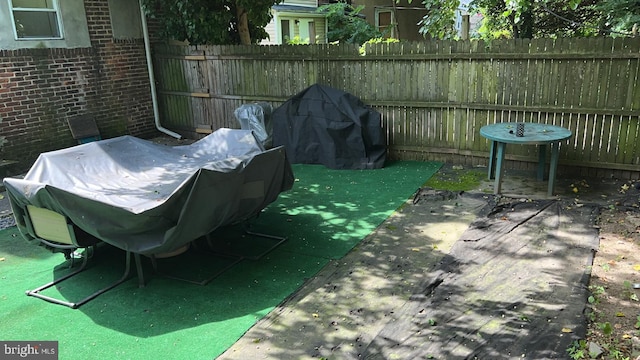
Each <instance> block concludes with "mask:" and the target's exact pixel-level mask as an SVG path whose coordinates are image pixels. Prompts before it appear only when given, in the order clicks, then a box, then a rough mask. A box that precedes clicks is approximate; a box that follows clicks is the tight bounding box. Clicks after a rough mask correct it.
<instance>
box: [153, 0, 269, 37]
mask: <svg viewBox="0 0 640 360" xmlns="http://www.w3.org/2000/svg"><path fill="white" fill-rule="evenodd" d="M142 2H143V5H144V8H145V12H146V14H147V15H148V16H150V17H151V18H154V19H157V20H158V22H159V23H160V25H161V26H162V27H161V30H160V32H161V36H163V37H165V38H169V39H175V40H180V41H182V40H186V41H188V42H189V43H190V44H193V45H201V44H217V45H228V44H245V45H248V44H252V43H258V42H259V41H260V40H262V39H266V38H267V37H268V34H267V33H266V31H265V30H264V27H265V26H266V25H267V24H268V23H269V21H270V20H271V7H272V6H273V5H275V4H277V3H279V2H280V0H142Z"/></svg>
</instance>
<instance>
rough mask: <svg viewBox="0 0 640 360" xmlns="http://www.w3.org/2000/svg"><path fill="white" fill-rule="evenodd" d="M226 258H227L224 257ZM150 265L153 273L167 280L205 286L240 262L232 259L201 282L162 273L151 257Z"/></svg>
mask: <svg viewBox="0 0 640 360" xmlns="http://www.w3.org/2000/svg"><path fill="white" fill-rule="evenodd" d="M225 257H228V256H225ZM150 258H151V265H152V266H153V272H154V273H156V274H158V275H160V276H162V277H164V278H167V279H172V280H179V281H184V282H187V283H190V284H196V285H201V286H204V285H207V284H208V283H210V282H211V281H213V280H214V279H215V278H217V277H218V276H220V275H221V274H222V273H224V272H225V271H227V270H229V269H230V268H231V267H233V266H234V265H236V264H237V263H239V262H240V261H242V258H241V257H234V258H233V261H232V262H231V263H230V264H228V265H227V266H225V267H224V268H222V269H220V270H218V271H217V272H215V273H213V274H212V275H211V276H209V277H207V278H205V279H202V280H194V279H188V278H184V277H180V276H176V275H172V274H169V273H166V272H163V271H161V270H160V269H159V266H158V259H157V258H156V257H155V256H153V255H151V257H150Z"/></svg>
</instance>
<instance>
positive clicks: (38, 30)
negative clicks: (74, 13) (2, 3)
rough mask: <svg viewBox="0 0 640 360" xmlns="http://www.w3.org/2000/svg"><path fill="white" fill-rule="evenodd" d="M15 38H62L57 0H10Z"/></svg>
mask: <svg viewBox="0 0 640 360" xmlns="http://www.w3.org/2000/svg"><path fill="white" fill-rule="evenodd" d="M9 6H10V7H11V17H12V20H13V31H14V35H15V38H16V40H33V39H62V29H61V27H60V23H61V21H60V13H59V11H58V1H57V0H10V1H9Z"/></svg>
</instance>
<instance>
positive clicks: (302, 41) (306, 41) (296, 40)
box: [287, 35, 309, 45]
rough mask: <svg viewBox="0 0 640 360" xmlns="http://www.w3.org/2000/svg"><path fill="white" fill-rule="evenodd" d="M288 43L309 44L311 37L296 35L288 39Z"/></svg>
mask: <svg viewBox="0 0 640 360" xmlns="http://www.w3.org/2000/svg"><path fill="white" fill-rule="evenodd" d="M287 44H289V45H308V44H309V39H308V38H307V39H302V38H301V37H300V36H298V35H296V36H294V37H293V39H289V40H287Z"/></svg>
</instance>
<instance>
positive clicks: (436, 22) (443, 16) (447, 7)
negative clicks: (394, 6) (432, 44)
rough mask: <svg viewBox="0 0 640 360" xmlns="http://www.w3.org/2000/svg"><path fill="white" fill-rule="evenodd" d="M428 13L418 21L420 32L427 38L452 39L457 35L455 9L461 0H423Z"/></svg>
mask: <svg viewBox="0 0 640 360" xmlns="http://www.w3.org/2000/svg"><path fill="white" fill-rule="evenodd" d="M396 1H399V0H396ZM422 4H423V5H424V7H425V8H426V9H427V12H428V14H427V15H425V16H424V17H423V18H422V20H420V21H419V22H418V25H420V30H419V31H420V34H422V36H424V37H425V38H433V39H451V38H454V37H455V36H456V33H457V32H456V29H455V28H454V24H455V23H454V18H455V11H456V10H457V9H458V7H459V6H460V1H459V0H422Z"/></svg>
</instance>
